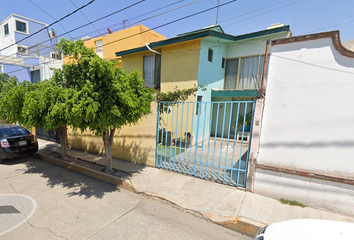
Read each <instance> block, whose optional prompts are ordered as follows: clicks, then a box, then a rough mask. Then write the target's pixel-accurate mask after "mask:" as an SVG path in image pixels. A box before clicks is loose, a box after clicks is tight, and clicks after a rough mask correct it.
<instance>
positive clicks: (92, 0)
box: [0, 0, 144, 51]
mask: <svg viewBox="0 0 354 240" xmlns="http://www.w3.org/2000/svg"><path fill="white" fill-rule="evenodd" d="M94 1H96V0H91V1H90V2H88V3H87V4H85V5H83V6H81V7H80V8H78V9H76V10H74V11H73V12H71V13H69V14H67V15H65V16H64V17H62V18H60V19H59V20H57V21H55V22H53V23H51V24H49V25H48V26H46V27H44V28H41V29H39V30H38V31H37V32H34V33H32V34H31V35H28V36H27V37H25V38H23V39H21V40H19V41H17V42H15V43H13V44H10V45H9V46H7V47H4V48H2V49H0V51H3V50H5V49H7V48H9V47H11V46H14V45H16V44H18V43H19V42H22V41H23V40H25V39H27V38H30V37H32V36H33V35H36V34H37V33H39V32H41V31H43V30H44V29H47V28H49V27H50V26H52V25H54V24H56V23H58V22H60V21H62V20H63V19H65V18H67V17H69V16H71V15H73V14H74V13H76V12H77V11H79V10H80V9H83V8H85V7H87V6H88V5H90V4H91V3H93V2H94ZM143 1H144V0H143Z"/></svg>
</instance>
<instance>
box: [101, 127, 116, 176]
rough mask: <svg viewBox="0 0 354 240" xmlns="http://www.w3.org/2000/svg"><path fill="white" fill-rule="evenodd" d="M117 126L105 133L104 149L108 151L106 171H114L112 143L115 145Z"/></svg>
mask: <svg viewBox="0 0 354 240" xmlns="http://www.w3.org/2000/svg"><path fill="white" fill-rule="evenodd" d="M115 130H116V128H115V127H114V128H111V129H109V130H108V131H106V132H104V133H103V144H104V150H105V153H106V173H110V174H111V173H113V168H112V145H113V136H114V132H115Z"/></svg>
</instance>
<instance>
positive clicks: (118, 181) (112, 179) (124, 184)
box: [36, 152, 135, 192]
mask: <svg viewBox="0 0 354 240" xmlns="http://www.w3.org/2000/svg"><path fill="white" fill-rule="evenodd" d="M36 156H38V157H39V158H41V159H42V160H45V161H47V162H50V163H53V164H56V165H59V166H61V167H64V168H68V169H71V170H73V171H75V172H79V173H82V174H84V175H86V176H89V177H92V178H96V179H98V180H101V181H104V182H108V183H110V184H113V185H116V186H117V187H120V188H124V189H126V190H128V191H131V192H135V190H134V188H133V187H132V185H131V184H130V182H129V181H127V180H125V179H122V178H119V177H116V176H112V175H110V174H107V173H104V172H100V171H97V170H94V169H91V168H87V167H84V166H80V165H78V164H76V163H72V162H66V161H63V160H60V159H58V158H55V157H51V156H48V155H46V154H44V153H39V152H37V153H36Z"/></svg>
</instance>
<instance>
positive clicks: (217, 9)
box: [215, 0, 219, 24]
mask: <svg viewBox="0 0 354 240" xmlns="http://www.w3.org/2000/svg"><path fill="white" fill-rule="evenodd" d="M218 16H219V0H218V6H217V8H216V22H215V24H218Z"/></svg>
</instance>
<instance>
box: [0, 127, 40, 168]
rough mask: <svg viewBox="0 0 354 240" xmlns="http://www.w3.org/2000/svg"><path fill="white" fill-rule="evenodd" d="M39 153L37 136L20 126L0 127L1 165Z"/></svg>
mask: <svg viewBox="0 0 354 240" xmlns="http://www.w3.org/2000/svg"><path fill="white" fill-rule="evenodd" d="M37 151H38V142H37V138H36V136H34V135H33V134H32V133H31V132H29V131H28V130H27V129H25V128H24V127H21V126H19V125H7V124H1V125H0V163H1V161H2V160H3V159H11V158H14V157H18V156H23V155H34V154H35V153H36V152H37Z"/></svg>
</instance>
